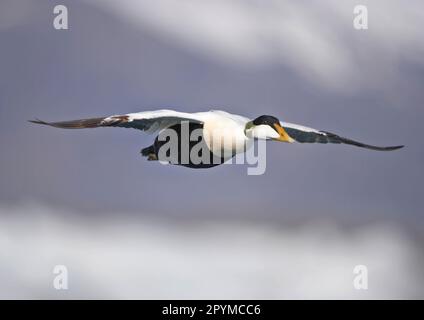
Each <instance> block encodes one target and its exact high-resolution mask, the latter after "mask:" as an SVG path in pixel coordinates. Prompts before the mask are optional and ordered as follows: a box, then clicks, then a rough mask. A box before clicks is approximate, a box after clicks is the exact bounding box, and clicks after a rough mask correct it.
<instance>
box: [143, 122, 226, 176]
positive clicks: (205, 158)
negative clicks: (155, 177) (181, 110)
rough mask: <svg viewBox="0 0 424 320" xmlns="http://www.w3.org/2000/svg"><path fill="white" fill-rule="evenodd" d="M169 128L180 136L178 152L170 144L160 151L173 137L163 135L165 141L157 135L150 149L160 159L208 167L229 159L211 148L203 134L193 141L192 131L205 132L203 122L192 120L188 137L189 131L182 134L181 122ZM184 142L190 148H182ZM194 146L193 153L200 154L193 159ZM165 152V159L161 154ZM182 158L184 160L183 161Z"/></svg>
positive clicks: (197, 167) (177, 163) (193, 166)
mask: <svg viewBox="0 0 424 320" xmlns="http://www.w3.org/2000/svg"><path fill="white" fill-rule="evenodd" d="M183 125H185V126H187V124H183ZM168 129H172V130H174V131H175V133H176V136H178V141H177V143H178V144H177V147H176V148H175V149H177V152H171V149H170V148H169V145H168V147H166V146H165V149H164V150H163V151H162V152H160V151H159V150H160V148H161V147H162V146H164V145H165V144H167V143H168V142H169V141H170V139H171V138H170V137H169V136H168V137H165V136H162V137H161V140H163V141H160V140H159V136H158V137H156V139H155V142H154V143H153V145H152V146H151V147H149V148H150V151H151V152H153V153H154V154H155V155H156V158H157V159H158V160H159V161H169V163H170V164H174V165H180V166H184V167H189V168H195V169H202V168H203V169H206V168H211V167H215V166H218V165H220V164H223V163H224V162H225V161H227V160H228V159H224V158H222V157H217V156H216V155H214V154H213V153H212V152H211V151H210V150H209V148H208V147H207V145H206V142H205V141H204V137H203V134H201V135H200V136H198V138H197V140H194V141H191V139H190V138H189V137H190V136H191V133H192V132H193V130H196V129H201V130H202V132H203V125H202V124H198V123H191V122H190V123H188V132H189V134H190V135H189V136H188V137H187V133H185V134H186V136H185V137H183V136H182V133H181V131H182V130H181V124H176V125H173V126H171V127H169V128H168ZM186 131H187V130H186ZM182 143H184V144H187V143H188V148H187V147H185V148H181V146H182ZM194 146H196V149H195V150H194V151H193V153H195V155H198V157H196V158H197V159H192V157H190V154H191V151H192V148H193V147H194ZM146 149H147V148H146ZM175 149H174V150H175ZM204 152H206V154H203V153H204ZM171 153H172V154H171ZM183 153H185V154H183ZM163 154H165V156H166V157H165V159H163V157H162V159H161V155H163ZM182 159H183V160H184V161H182Z"/></svg>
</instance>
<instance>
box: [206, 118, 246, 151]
mask: <svg viewBox="0 0 424 320" xmlns="http://www.w3.org/2000/svg"><path fill="white" fill-rule="evenodd" d="M248 121H249V119H247V118H244V117H241V116H238V115H233V114H230V113H227V112H224V111H210V112H207V113H205V118H204V121H203V123H204V125H203V135H204V138H205V142H206V144H207V146H208V148H209V149H210V150H211V151H212V153H213V154H215V155H216V156H222V157H223V158H226V159H227V158H228V159H229V158H231V157H232V156H233V155H234V154H237V153H242V152H245V151H246V150H247V149H248V148H250V147H251V145H252V142H253V141H252V140H251V139H248V138H247V137H246V136H245V134H244V128H245V125H246V123H247V122H248Z"/></svg>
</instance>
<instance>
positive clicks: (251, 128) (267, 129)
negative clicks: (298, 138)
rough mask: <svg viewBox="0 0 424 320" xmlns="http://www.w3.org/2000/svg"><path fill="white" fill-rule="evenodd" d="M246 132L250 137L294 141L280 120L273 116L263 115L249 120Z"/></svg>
mask: <svg viewBox="0 0 424 320" xmlns="http://www.w3.org/2000/svg"><path fill="white" fill-rule="evenodd" d="M244 132H245V134H246V136H247V137H249V138H254V139H261V140H275V141H281V142H293V139H292V138H291V137H290V136H289V135H288V134H287V132H286V130H284V128H283V127H282V126H281V124H280V121H279V120H278V119H277V118H276V117H273V116H267V115H263V116H260V117H257V118H256V119H254V120H252V121H249V122H248V123H247V124H246V126H245V129H244Z"/></svg>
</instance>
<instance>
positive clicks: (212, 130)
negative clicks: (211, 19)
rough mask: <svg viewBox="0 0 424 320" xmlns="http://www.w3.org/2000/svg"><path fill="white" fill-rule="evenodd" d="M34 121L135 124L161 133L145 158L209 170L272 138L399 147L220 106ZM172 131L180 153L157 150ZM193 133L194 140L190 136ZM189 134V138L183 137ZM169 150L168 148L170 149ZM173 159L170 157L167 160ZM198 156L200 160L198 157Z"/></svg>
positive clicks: (67, 124)
mask: <svg viewBox="0 0 424 320" xmlns="http://www.w3.org/2000/svg"><path fill="white" fill-rule="evenodd" d="M30 122H32V123H36V124H42V125H48V126H52V127H56V128H63V129H85V128H98V127H121V128H133V129H138V130H142V131H145V132H147V133H154V132H159V135H158V136H157V137H156V138H155V140H154V142H153V144H152V145H151V146H149V147H147V148H144V149H142V150H141V154H142V155H143V156H145V157H147V159H148V160H159V161H165V162H170V163H172V164H176V165H182V166H186V167H190V168H210V167H214V166H216V165H219V164H222V163H224V162H226V161H228V160H229V159H231V158H232V157H234V156H235V155H236V154H239V153H244V152H246V151H247V150H248V149H250V148H251V147H252V145H253V142H254V141H255V140H272V141H280V142H287V143H293V142H299V143H338V144H348V145H353V146H357V147H361V148H366V149H371V150H378V151H391V150H396V149H400V148H402V147H403V146H390V147H378V146H373V145H369V144H364V143H361V142H358V141H355V140H351V139H347V138H343V137H341V136H339V135H337V134H334V133H331V132H327V131H321V130H316V129H312V128H308V127H305V126H301V125H297V124H293V123H288V122H282V121H280V120H278V119H277V118H276V117H273V116H269V115H262V116H259V117H257V118H255V119H253V120H252V119H249V118H246V117H243V116H240V115H236V114H231V113H228V112H225V111H220V110H211V111H208V112H194V113H185V112H177V111H173V110H156V111H144V112H137V113H128V114H123V115H112V116H109V117H101V118H90V119H80V120H72V121H61V122H45V121H42V120H38V119H37V120H30ZM167 130H172V132H174V133H175V137H176V144H177V148H176V150H178V151H179V152H178V154H177V155H176V156H175V155H173V156H172V155H170V153H171V152H170V150H171V149H172V148H169V150H167V152H165V153H163V152H161V148H162V147H165V144H167V143H169V141H170V140H171V135H169V136H167V137H166V138H161V133H163V132H166V131H167ZM194 132H197V135H196V138H194V139H192V138H191V137H192V134H193V133H194ZM187 137H190V138H189V139H187ZM182 149H185V151H186V152H188V153H189V154H193V152H192V151H195V149H196V151H198V152H197V154H198V156H199V157H198V159H195V160H193V159H192V158H191V157H188V159H187V157H186V156H185V155H184V154H183V152H182ZM168 151H169V152H168ZM170 159H171V160H170ZM199 159H200V161H199Z"/></svg>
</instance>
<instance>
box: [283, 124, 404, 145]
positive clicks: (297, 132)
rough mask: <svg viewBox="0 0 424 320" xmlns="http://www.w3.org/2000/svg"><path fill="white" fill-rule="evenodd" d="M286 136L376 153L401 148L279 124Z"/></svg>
mask: <svg viewBox="0 0 424 320" xmlns="http://www.w3.org/2000/svg"><path fill="white" fill-rule="evenodd" d="M280 124H281V126H282V127H283V128H284V130H286V132H287V134H288V135H289V136H290V137H291V138H293V139H294V140H295V141H297V142H300V143H343V144H350V145H353V146H357V147H361V148H367V149H371V150H378V151H390V150H396V149H400V148H402V147H403V146H391V147H378V146H373V145H369V144H365V143H362V142H358V141H355V140H351V139H347V138H343V137H340V136H338V135H337V134H334V133H331V132H327V131H320V130H316V129H312V128H308V127H304V126H301V125H298V124H294V123H288V122H280Z"/></svg>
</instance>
